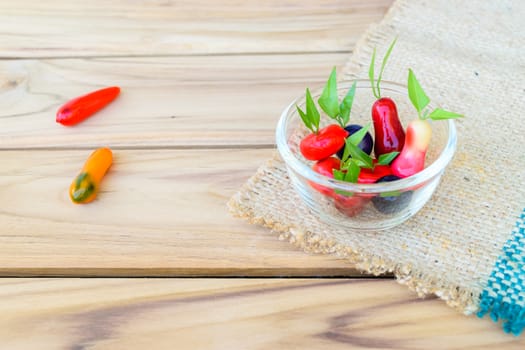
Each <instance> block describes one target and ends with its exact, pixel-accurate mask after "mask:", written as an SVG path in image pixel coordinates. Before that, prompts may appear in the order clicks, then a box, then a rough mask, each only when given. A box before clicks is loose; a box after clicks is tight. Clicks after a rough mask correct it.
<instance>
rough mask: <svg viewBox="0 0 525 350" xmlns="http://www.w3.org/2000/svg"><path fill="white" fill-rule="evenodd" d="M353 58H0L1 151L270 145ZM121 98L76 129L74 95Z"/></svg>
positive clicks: (343, 55)
mask: <svg viewBox="0 0 525 350" xmlns="http://www.w3.org/2000/svg"><path fill="white" fill-rule="evenodd" d="M347 58H348V55H347V54H312V55H269V56H264V55H263V56H249V55H248V56H214V57H171V58H158V57H157V58H120V59H70V60H65V59H59V60H15V61H12V60H8V61H0V148H4V149H6V148H11V149H13V148H50V147H53V148H56V147H59V148H60V147H62V148H64V147H66V148H68V149H70V148H75V147H84V148H85V147H88V148H89V147H94V146H96V145H100V144H109V145H111V146H113V147H159V146H163V147H165V146H169V147H190V146H191V147H193V146H203V145H204V146H209V145H222V146H224V145H226V146H235V145H269V144H270V145H271V144H273V142H274V132H275V126H276V123H277V120H278V118H279V116H280V113H281V112H282V110H283V109H284V108H285V107H286V106H287V105H288V104H289V103H290V101H291V100H293V99H294V98H296V97H297V96H299V95H301V94H303V93H304V89H305V87H306V86H311V87H315V86H320V85H322V84H323V82H324V81H325V80H326V78H327V76H328V74H329V72H330V70H331V67H332V66H334V65H336V66H339V67H340V66H342V65H343V64H344V62H345V61H346V60H347ZM109 85H120V86H121V87H122V93H121V96H120V97H119V98H118V99H117V100H115V101H114V102H113V103H112V104H111V105H109V106H108V107H107V108H105V109H104V110H102V111H100V112H99V113H97V115H95V116H93V117H91V118H90V119H88V120H86V121H85V122H83V123H82V124H79V125H77V126H75V127H69V128H68V127H64V126H62V125H60V124H57V123H56V122H55V113H56V110H57V109H58V107H59V106H60V105H62V104H63V103H65V102H66V101H67V100H69V99H71V98H73V97H75V96H78V95H82V94H85V93H87V92H89V91H92V90H95V89H98V88H100V87H102V86H109Z"/></svg>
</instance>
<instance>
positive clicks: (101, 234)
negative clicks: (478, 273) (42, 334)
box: [0, 149, 356, 276]
mask: <svg viewBox="0 0 525 350" xmlns="http://www.w3.org/2000/svg"><path fill="white" fill-rule="evenodd" d="M272 152H273V151H272V150H235V151H234V152H232V150H229V149H225V150H116V151H115V152H114V157H115V162H114V164H113V166H112V168H111V170H110V172H109V173H108V174H107V176H106V178H105V179H104V182H103V187H102V188H101V193H100V194H99V197H98V199H97V200H96V201H95V202H93V203H91V204H88V205H74V204H72V203H71V202H70V200H69V198H68V194H67V191H68V187H69V184H70V183H71V181H72V180H73V178H74V177H75V176H76V174H77V173H78V171H79V169H80V167H81V166H82V164H83V163H84V161H85V159H86V158H87V157H88V155H89V154H90V153H91V151H88V150H78V151H38V152H29V151H1V152H0V164H1V166H0V227H2V234H1V235H0V275H2V276H17V275H25V276H27V275H68V276H81V275H83V276H85V275H90V276H92V275H98V276H137V275H146V276H164V275H186V276H188V275H190V276H195V275H201V276H202V275H204V276H208V275H224V276H246V275H251V276H267V275H269V276H289V275H294V276H308V275H313V276H315V275H323V276H326V275H338V276H348V275H354V274H355V273H356V272H355V271H353V270H352V269H350V268H349V265H347V264H345V263H344V262H342V261H340V260H337V259H336V258H334V257H327V256H310V255H307V254H304V253H303V252H301V251H299V250H297V249H294V248H293V247H292V246H291V245H290V244H289V243H287V242H282V241H279V240H278V239H277V237H276V236H275V235H273V234H271V233H270V232H268V231H267V230H266V229H262V228H259V227H256V226H253V225H248V224H247V223H246V222H244V221H243V220H240V219H234V218H232V217H231V216H230V214H229V213H228V210H227V207H226V202H227V201H228V199H229V198H230V196H231V195H233V194H234V193H235V191H236V190H237V189H238V188H239V187H240V186H241V185H242V183H244V181H245V180H246V179H247V178H248V177H249V176H251V175H252V174H253V173H254V172H255V170H256V169H257V167H258V166H259V164H260V163H261V162H262V161H263V160H265V159H266V158H268V157H270V156H271V153H272Z"/></svg>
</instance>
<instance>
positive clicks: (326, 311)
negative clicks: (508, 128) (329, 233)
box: [0, 279, 525, 350]
mask: <svg viewBox="0 0 525 350" xmlns="http://www.w3.org/2000/svg"><path fill="white" fill-rule="evenodd" d="M0 300H2V302H1V303H0V314H1V315H2V317H1V318H0V342H1V344H2V346H3V347H4V348H6V349H10V350H19V349H35V348H38V349H41V350H46V349H53V350H61V349H93V350H104V349H111V350H120V349H126V350H133V349H145V348H154V349H159V350H160V349H173V348H174V347H176V348H177V349H399V350H401V349H402V350H410V349H435V350H441V349H456V350H459V349H462V350H465V349H478V350H479V349H486V350H488V349H501V350H511V349H523V347H524V346H525V340H524V338H516V337H512V336H509V335H506V334H504V333H503V332H502V331H501V330H500V326H499V325H497V324H494V323H492V322H491V321H489V320H487V319H484V320H478V319H476V318H475V317H465V316H462V315H460V314H458V313H456V312H455V311H453V310H452V309H450V308H447V307H444V306H443V302H442V301H439V300H437V299H426V300H421V299H416V298H415V297H414V295H413V294H412V293H410V292H408V291H407V290H406V288H405V287H403V286H400V285H398V284H397V283H395V282H394V281H390V280H345V279H324V280H312V279H307V280H302V279H287V280H283V279H262V280H261V279H48V280H46V279H5V280H1V281H0Z"/></svg>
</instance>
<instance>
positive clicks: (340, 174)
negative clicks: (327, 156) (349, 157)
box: [332, 169, 345, 181]
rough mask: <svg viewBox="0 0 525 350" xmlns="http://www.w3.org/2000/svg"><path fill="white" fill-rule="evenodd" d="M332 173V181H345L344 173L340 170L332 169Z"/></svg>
mask: <svg viewBox="0 0 525 350" xmlns="http://www.w3.org/2000/svg"><path fill="white" fill-rule="evenodd" d="M332 173H333V174H334V179H336V180H339V181H344V179H345V173H344V172H342V171H341V170H337V169H333V170H332Z"/></svg>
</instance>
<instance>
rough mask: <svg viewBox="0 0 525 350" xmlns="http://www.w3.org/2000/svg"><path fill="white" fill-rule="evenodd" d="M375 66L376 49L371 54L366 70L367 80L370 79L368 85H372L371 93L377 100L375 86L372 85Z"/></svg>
mask: <svg viewBox="0 0 525 350" xmlns="http://www.w3.org/2000/svg"><path fill="white" fill-rule="evenodd" d="M375 64H376V49H375V48H374V52H373V53H372V61H371V62H370V68H368V78H370V85H372V93H373V94H374V96H375V97H376V98H379V97H378V95H377V93H376V84H375V83H374V66H375Z"/></svg>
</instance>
